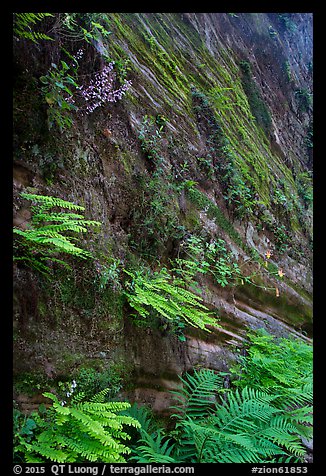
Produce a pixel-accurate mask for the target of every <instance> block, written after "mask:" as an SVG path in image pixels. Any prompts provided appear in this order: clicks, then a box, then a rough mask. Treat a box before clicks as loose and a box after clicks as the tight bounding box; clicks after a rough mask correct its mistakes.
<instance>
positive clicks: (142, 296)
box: [125, 268, 217, 332]
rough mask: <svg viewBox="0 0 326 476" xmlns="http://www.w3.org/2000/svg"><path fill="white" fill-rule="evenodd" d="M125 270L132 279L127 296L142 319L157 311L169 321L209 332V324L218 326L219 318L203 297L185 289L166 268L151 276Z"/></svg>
mask: <svg viewBox="0 0 326 476" xmlns="http://www.w3.org/2000/svg"><path fill="white" fill-rule="evenodd" d="M125 273H126V274H127V275H128V276H130V277H131V278H132V279H131V280H130V281H129V282H127V284H126V286H127V289H128V292H127V291H126V292H125V295H126V296H127V298H128V301H129V304H130V306H131V307H133V308H134V309H135V310H136V311H137V312H138V313H139V314H140V316H142V317H143V318H148V317H149V316H150V315H151V314H153V313H154V314H155V315H157V316H159V317H160V318H163V319H165V320H166V321H167V322H169V321H170V322H172V323H173V322H175V321H177V320H179V319H181V320H183V321H185V322H186V323H187V324H188V325H190V326H193V327H197V328H200V329H203V330H206V331H207V332H210V331H209V329H207V328H206V326H207V325H211V326H215V327H216V325H217V322H216V319H215V318H214V317H213V316H212V315H211V313H210V312H209V311H208V309H207V308H206V307H205V306H204V305H203V304H202V299H201V298H200V297H199V296H197V295H195V294H194V293H193V292H191V291H189V290H187V289H185V285H186V283H185V282H184V281H183V280H182V279H180V278H176V277H174V276H172V275H171V274H170V273H169V272H168V271H167V270H166V269H165V268H163V269H162V270H160V271H159V272H155V273H154V274H152V275H145V274H144V273H142V272H138V273H132V272H130V271H126V270H125Z"/></svg>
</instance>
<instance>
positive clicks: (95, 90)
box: [79, 62, 131, 114]
mask: <svg viewBox="0 0 326 476" xmlns="http://www.w3.org/2000/svg"><path fill="white" fill-rule="evenodd" d="M113 67H114V63H112V62H111V63H109V64H108V65H106V66H105V67H104V68H103V69H102V70H101V71H99V72H98V73H95V75H94V78H93V79H91V81H90V82H89V84H88V85H87V86H80V88H79V92H80V94H81V96H82V97H83V99H84V100H85V101H86V106H85V112H86V114H90V113H91V112H93V111H94V110H95V109H97V108H98V107H99V106H102V105H103V104H105V103H107V102H117V101H118V100H120V99H121V98H122V96H123V95H124V94H125V93H126V92H127V90H128V89H129V88H130V86H131V81H125V82H124V84H123V85H122V86H121V87H120V88H118V89H114V84H115V81H116V73H115V72H114V71H113Z"/></svg>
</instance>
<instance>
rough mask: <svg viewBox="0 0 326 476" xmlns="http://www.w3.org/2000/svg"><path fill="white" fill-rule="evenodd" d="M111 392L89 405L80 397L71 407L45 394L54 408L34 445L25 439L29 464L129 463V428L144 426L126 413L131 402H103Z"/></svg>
mask: <svg viewBox="0 0 326 476" xmlns="http://www.w3.org/2000/svg"><path fill="white" fill-rule="evenodd" d="M108 392H109V389H106V390H105V391H102V392H100V394H99V395H97V396H95V397H94V398H93V399H92V401H89V402H81V401H79V400H80V398H77V399H75V400H72V401H71V404H70V406H65V404H64V402H60V401H59V400H58V398H57V397H56V396H55V395H54V394H52V393H44V396H45V397H47V398H49V399H50V400H52V402H53V403H52V407H51V408H50V409H49V410H48V411H47V413H46V418H40V417H38V419H37V421H38V427H39V433H38V435H37V436H36V437H35V438H34V439H33V440H32V441H31V442H27V441H24V440H21V445H20V447H19V451H20V452H21V453H22V454H23V455H24V459H25V461H26V462H49V461H50V462H58V463H67V462H79V463H82V462H86V461H94V462H108V463H125V462H126V459H125V455H127V454H128V453H130V452H131V450H130V448H129V447H128V446H126V444H125V441H126V440H129V439H130V436H129V433H127V432H126V430H125V427H134V428H139V427H140V424H139V422H138V421H137V420H135V419H134V418H132V417H130V416H126V415H123V414H122V412H123V411H125V410H126V409H127V408H129V407H130V404H129V403H127V402H108V403H103V399H104V397H105V395H106V393H108Z"/></svg>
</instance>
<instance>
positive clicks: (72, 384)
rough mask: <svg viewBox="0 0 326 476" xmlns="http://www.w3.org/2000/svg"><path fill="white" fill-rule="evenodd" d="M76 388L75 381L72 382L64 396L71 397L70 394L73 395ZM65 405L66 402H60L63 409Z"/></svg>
mask: <svg viewBox="0 0 326 476" xmlns="http://www.w3.org/2000/svg"><path fill="white" fill-rule="evenodd" d="M76 387H77V383H76V380H73V381H72V383H71V385H70V388H69V391H68V392H67V393H66V395H67V397H68V398H69V397H71V396H72V394H73V393H74V391H75V388H76ZM66 403H67V402H66V401H65V400H63V401H62V402H61V405H62V406H63V407H64V406H65V405H66Z"/></svg>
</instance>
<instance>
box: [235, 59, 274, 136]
mask: <svg viewBox="0 0 326 476" xmlns="http://www.w3.org/2000/svg"><path fill="white" fill-rule="evenodd" d="M240 68H241V71H242V77H241V80H242V86H243V89H244V91H245V93H246V95H247V98H248V102H249V105H250V109H251V112H252V114H253V115H254V117H255V118H256V120H257V123H258V124H259V125H260V126H261V127H262V128H263V130H264V131H265V132H266V133H267V134H269V132H270V129H271V125H272V119H271V114H270V111H269V109H268V107H267V105H266V104H265V102H264V100H263V98H262V96H261V94H260V91H259V89H258V86H257V85H256V83H255V81H254V79H253V74H252V68H251V64H250V63H249V62H248V61H241V62H240Z"/></svg>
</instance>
